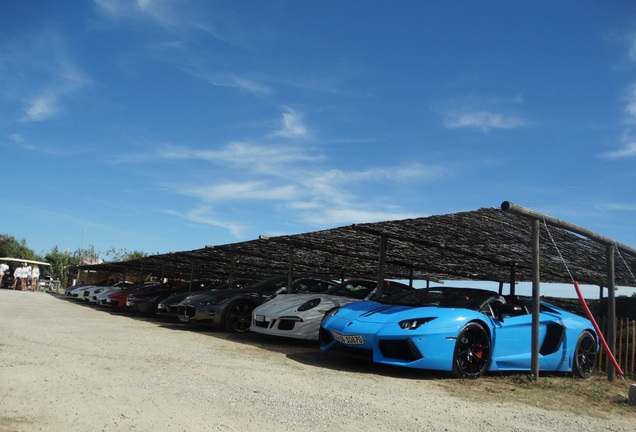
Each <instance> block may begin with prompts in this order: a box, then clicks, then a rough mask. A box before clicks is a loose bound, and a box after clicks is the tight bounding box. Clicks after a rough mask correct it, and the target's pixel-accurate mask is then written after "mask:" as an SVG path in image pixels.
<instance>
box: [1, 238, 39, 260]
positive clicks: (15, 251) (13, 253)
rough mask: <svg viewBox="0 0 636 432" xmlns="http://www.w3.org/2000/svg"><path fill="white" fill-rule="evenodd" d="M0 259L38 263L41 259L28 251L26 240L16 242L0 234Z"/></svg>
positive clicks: (31, 251) (14, 239) (30, 250)
mask: <svg viewBox="0 0 636 432" xmlns="http://www.w3.org/2000/svg"><path fill="white" fill-rule="evenodd" d="M0 257H11V258H22V259H25V260H35V261H39V260H41V259H42V258H40V257H38V256H37V254H36V253H35V252H34V251H33V250H32V249H30V248H29V247H28V246H27V244H26V240H20V241H18V240H16V238H15V237H13V236H10V235H8V234H0Z"/></svg>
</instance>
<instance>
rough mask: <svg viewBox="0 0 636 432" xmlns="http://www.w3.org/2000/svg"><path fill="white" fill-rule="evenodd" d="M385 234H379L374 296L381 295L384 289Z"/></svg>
mask: <svg viewBox="0 0 636 432" xmlns="http://www.w3.org/2000/svg"><path fill="white" fill-rule="evenodd" d="M387 241H388V239H387V236H385V235H383V236H380V257H379V259H378V288H377V291H376V292H375V297H376V298H381V297H382V292H383V291H384V262H385V260H386V248H387Z"/></svg>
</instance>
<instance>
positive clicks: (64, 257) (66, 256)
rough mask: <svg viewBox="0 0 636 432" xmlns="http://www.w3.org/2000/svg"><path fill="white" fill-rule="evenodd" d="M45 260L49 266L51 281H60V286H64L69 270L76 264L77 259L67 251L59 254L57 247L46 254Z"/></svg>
mask: <svg viewBox="0 0 636 432" xmlns="http://www.w3.org/2000/svg"><path fill="white" fill-rule="evenodd" d="M45 259H46V261H47V262H49V263H50V264H51V276H52V277H53V279H57V280H59V281H61V283H62V286H66V282H67V281H68V271H69V268H70V267H72V266H74V265H77V264H78V261H77V259H76V258H75V257H74V256H73V255H71V253H70V252H68V251H67V252H61V251H60V250H59V249H58V247H57V246H55V247H54V248H53V249H52V250H51V252H49V253H47V254H46V256H45Z"/></svg>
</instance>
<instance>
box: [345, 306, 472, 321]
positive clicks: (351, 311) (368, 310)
mask: <svg viewBox="0 0 636 432" xmlns="http://www.w3.org/2000/svg"><path fill="white" fill-rule="evenodd" d="M462 311H465V312H466V313H468V314H471V315H472V314H474V313H475V311H471V310H469V309H452V308H440V307H436V306H420V307H412V306H395V305H388V304H383V303H378V302H375V301H357V302H353V303H350V304H348V305H346V306H345V307H343V308H341V309H340V310H339V311H338V313H337V315H336V316H337V317H338V318H339V319H342V320H347V321H357V322H365V323H376V324H386V323H395V322H399V321H401V320H404V319H410V318H437V317H440V316H461V315H462Z"/></svg>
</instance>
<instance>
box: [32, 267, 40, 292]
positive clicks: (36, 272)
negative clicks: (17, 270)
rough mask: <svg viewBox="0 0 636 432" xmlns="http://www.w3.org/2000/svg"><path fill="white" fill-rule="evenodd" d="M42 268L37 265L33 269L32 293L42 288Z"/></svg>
mask: <svg viewBox="0 0 636 432" xmlns="http://www.w3.org/2000/svg"><path fill="white" fill-rule="evenodd" d="M39 284H40V267H39V266H38V265H37V264H35V265H34V266H33V268H32V269H31V291H38V290H39V288H40V286H39Z"/></svg>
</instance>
